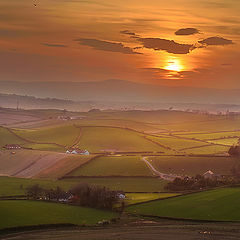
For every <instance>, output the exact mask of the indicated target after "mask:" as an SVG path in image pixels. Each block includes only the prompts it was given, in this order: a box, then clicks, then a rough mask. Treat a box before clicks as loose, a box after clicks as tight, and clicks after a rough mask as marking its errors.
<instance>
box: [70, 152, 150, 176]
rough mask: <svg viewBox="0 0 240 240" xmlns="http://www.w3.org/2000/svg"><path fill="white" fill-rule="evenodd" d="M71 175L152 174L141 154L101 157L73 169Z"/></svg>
mask: <svg viewBox="0 0 240 240" xmlns="http://www.w3.org/2000/svg"><path fill="white" fill-rule="evenodd" d="M70 175H71V176H152V173H151V171H150V169H149V168H148V167H147V166H146V164H145V163H144V162H143V161H142V160H141V158H140V157H139V156H119V157H100V158H96V159H94V160H93V161H91V162H89V163H88V164H86V165H85V166H83V167H80V168H78V169H76V170H75V171H73V172H72V173H71V174H70Z"/></svg>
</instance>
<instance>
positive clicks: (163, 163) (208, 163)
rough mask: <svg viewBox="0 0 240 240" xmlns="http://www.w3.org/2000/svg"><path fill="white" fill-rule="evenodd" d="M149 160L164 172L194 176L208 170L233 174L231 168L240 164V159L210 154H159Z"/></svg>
mask: <svg viewBox="0 0 240 240" xmlns="http://www.w3.org/2000/svg"><path fill="white" fill-rule="evenodd" d="M149 162H150V163H151V164H152V165H153V166H154V167H155V168H156V169H157V170H158V171H159V172H163V173H174V174H179V175H188V176H194V175H196V174H201V175H202V174H203V173H205V172H206V171H208V170H211V171H212V172H214V173H216V174H223V175H228V174H231V169H232V167H233V166H235V165H239V164H240V159H236V158H231V157H216V156H215V157H214V156H212V157H210V156H192V157H189V156H159V157H149Z"/></svg>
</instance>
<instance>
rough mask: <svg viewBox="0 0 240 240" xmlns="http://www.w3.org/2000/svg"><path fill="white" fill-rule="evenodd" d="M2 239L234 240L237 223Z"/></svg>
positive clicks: (150, 224)
mask: <svg viewBox="0 0 240 240" xmlns="http://www.w3.org/2000/svg"><path fill="white" fill-rule="evenodd" d="M0 239H1V240H3V239H4V240H13V239H14V240H79V239H81V240H137V239H138V240H145V239H146V240H165V239H167V240H191V239H193V240H225V239H227V240H235V239H236V240H237V239H240V223H196V222H194V223H193V222H186V221H184V222H182V221H171V220H160V221H152V220H146V219H145V220H144V219H141V220H134V221H131V222H128V223H118V224H115V225H109V226H104V227H84V228H80V227H69V228H66V227H65V228H64V227H63V228H58V229H45V230H35V231H28V232H22V233H12V234H7V235H2V236H0Z"/></svg>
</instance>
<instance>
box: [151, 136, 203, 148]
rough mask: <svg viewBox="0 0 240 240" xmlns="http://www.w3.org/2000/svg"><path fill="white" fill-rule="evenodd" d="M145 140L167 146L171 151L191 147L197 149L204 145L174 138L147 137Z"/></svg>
mask: <svg viewBox="0 0 240 240" xmlns="http://www.w3.org/2000/svg"><path fill="white" fill-rule="evenodd" d="M147 138H149V139H151V140H153V141H155V142H158V143H159V144H162V145H164V146H167V147H169V148H171V149H174V150H181V149H184V148H191V147H199V146H202V145H204V144H205V143H203V142H198V141H194V140H186V139H180V138H176V137H170V136H169V137H162V136H161V137H160V136H159V137H153V136H148V137H147Z"/></svg>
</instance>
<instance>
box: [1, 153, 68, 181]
mask: <svg viewBox="0 0 240 240" xmlns="http://www.w3.org/2000/svg"><path fill="white" fill-rule="evenodd" d="M65 157H66V154H63V153H55V152H45V151H34V150H17V151H16V153H15V154H12V152H11V151H8V150H5V151H1V152H0V164H1V168H0V175H8V176H18V177H33V176H35V175H36V174H38V173H39V172H40V171H42V170H44V169H46V168H48V167H50V166H52V165H54V164H55V163H57V162H58V161H59V160H61V159H63V158H65Z"/></svg>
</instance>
